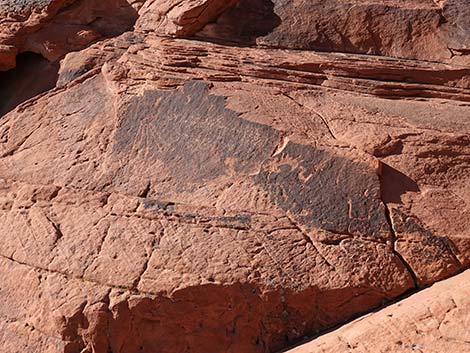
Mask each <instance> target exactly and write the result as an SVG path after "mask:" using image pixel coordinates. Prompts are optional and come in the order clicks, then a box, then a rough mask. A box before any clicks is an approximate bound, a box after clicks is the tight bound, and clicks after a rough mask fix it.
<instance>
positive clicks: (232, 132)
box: [113, 81, 280, 185]
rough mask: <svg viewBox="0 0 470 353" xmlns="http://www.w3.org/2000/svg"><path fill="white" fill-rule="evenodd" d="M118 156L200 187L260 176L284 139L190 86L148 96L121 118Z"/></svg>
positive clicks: (201, 85) (200, 88)
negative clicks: (158, 164)
mask: <svg viewBox="0 0 470 353" xmlns="http://www.w3.org/2000/svg"><path fill="white" fill-rule="evenodd" d="M119 119H120V120H119V122H118V127H117V131H116V136H115V141H116V142H115V145H114V148H113V153H114V154H115V155H116V157H118V156H119V155H120V154H128V153H136V154H137V153H144V154H145V159H146V160H147V161H148V162H149V163H152V161H155V160H160V161H162V162H163V163H164V165H165V168H167V169H168V170H169V171H170V173H171V174H172V176H173V177H174V180H177V181H178V182H179V183H182V184H185V185H190V184H192V183H195V184H198V185H200V184H201V183H202V182H204V181H209V180H212V179H214V178H217V177H219V176H222V175H229V174H231V173H235V174H243V173H253V172H256V170H257V168H259V165H260V164H261V163H262V162H263V161H264V160H266V159H267V158H269V156H270V155H271V153H272V151H273V150H274V148H275V146H276V144H277V143H278V142H279V139H280V134H279V132H278V131H276V130H274V129H273V128H271V127H269V126H266V125H262V124H258V123H254V122H251V121H248V120H245V119H242V118H240V117H239V114H238V113H236V112H234V111H232V110H230V109H227V108H226V107H225V98H224V97H220V96H215V95H211V94H209V93H208V86H207V84H205V83H203V82H197V81H191V82H188V83H186V84H185V85H184V87H182V88H180V89H176V90H172V91H164V90H161V91H146V92H145V93H144V95H143V97H142V96H138V97H133V98H131V99H130V102H129V104H128V105H127V106H126V107H125V108H124V109H123V110H122V111H121V112H120V114H119Z"/></svg>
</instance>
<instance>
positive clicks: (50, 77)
mask: <svg viewBox="0 0 470 353" xmlns="http://www.w3.org/2000/svg"><path fill="white" fill-rule="evenodd" d="M58 72H59V63H58V62H52V63H51V62H49V61H48V60H47V59H45V58H44V57H43V56H41V55H39V54H36V53H32V52H26V53H22V54H20V55H18V56H17V58H16V67H15V68H14V69H11V70H9V71H5V72H0V116H3V115H5V114H6V113H8V112H9V111H12V110H13V109H15V108H16V107H17V106H18V105H20V104H21V103H23V102H25V101H27V100H28V99H31V98H33V97H35V96H37V95H38V94H41V93H43V92H46V91H48V90H50V89H52V88H54V87H55V85H56V82H57V78H58Z"/></svg>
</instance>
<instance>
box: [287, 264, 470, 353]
mask: <svg viewBox="0 0 470 353" xmlns="http://www.w3.org/2000/svg"><path fill="white" fill-rule="evenodd" d="M469 276H470V272H468V271H467V272H465V273H463V274H461V275H458V276H456V277H455V278H452V279H449V280H447V281H444V282H442V283H438V284H436V285H434V286H433V287H431V288H428V289H426V290H424V291H422V292H420V293H418V294H415V295H413V296H412V297H410V298H407V299H405V300H403V301H402V302H400V303H397V304H394V305H391V306H390V307H388V308H386V309H383V310H381V311H379V312H376V313H374V314H371V315H368V316H365V317H363V318H361V319H358V320H356V321H354V322H352V323H350V324H348V325H345V326H343V327H341V328H340V329H338V330H336V331H333V332H330V333H327V334H325V335H323V336H322V337H320V338H318V339H316V340H313V341H312V342H309V343H307V344H305V345H301V346H299V347H297V348H295V349H292V350H289V351H288V352H289V353H320V352H321V353H330V352H331V353H336V352H350V353H356V352H361V353H363V352H374V353H382V352H395V353H406V352H413V351H414V352H467V351H468V346H469V343H468V342H469V341H470V336H469V332H468V330H467V327H468V323H469V321H470V315H469V312H468V307H469V305H470V302H469V299H470V288H469V283H470V281H469Z"/></svg>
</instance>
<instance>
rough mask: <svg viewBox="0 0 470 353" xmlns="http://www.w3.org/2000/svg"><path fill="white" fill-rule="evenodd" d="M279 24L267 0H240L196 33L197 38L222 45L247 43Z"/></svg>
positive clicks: (254, 41)
mask: <svg viewBox="0 0 470 353" xmlns="http://www.w3.org/2000/svg"><path fill="white" fill-rule="evenodd" d="M280 24H281V19H280V17H279V16H278V15H277V14H276V13H275V12H274V3H273V2H272V1H270V0H240V1H239V2H238V3H237V4H236V5H235V6H233V7H231V8H229V9H228V10H226V11H225V12H224V13H222V14H221V15H220V16H218V18H217V20H216V21H215V22H213V23H209V24H207V25H206V26H205V27H204V28H203V29H202V30H201V31H199V32H198V33H196V34H195V37H196V39H200V40H205V41H210V42H215V43H220V44H224V45H237V46H249V45H254V44H256V39H257V38H258V37H262V36H265V35H267V34H269V33H271V32H272V31H273V30H274V29H275V28H276V27H277V26H279V25H280Z"/></svg>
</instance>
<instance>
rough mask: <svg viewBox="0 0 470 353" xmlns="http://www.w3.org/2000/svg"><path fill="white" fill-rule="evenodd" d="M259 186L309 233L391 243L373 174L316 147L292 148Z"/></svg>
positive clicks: (264, 173)
mask: <svg viewBox="0 0 470 353" xmlns="http://www.w3.org/2000/svg"><path fill="white" fill-rule="evenodd" d="M274 162H275V164H276V165H277V167H276V168H274V169H275V170H273V168H272V165H273V163H272V161H271V162H270V163H269V164H268V163H266V164H265V165H264V167H263V168H262V170H261V172H260V173H259V174H258V175H257V176H256V177H255V181H256V182H257V183H259V184H262V185H263V187H264V188H266V189H267V190H268V191H269V192H270V194H271V196H272V197H273V199H274V200H275V202H276V203H277V204H278V205H279V206H280V207H281V208H282V209H283V210H285V211H289V212H291V213H292V214H293V216H294V217H295V219H296V220H297V221H298V222H300V223H302V224H303V225H305V226H306V228H310V229H312V228H317V229H318V228H320V229H323V230H326V231H329V232H332V233H335V234H344V235H349V236H360V237H363V238H368V239H382V240H383V239H388V238H389V237H390V231H389V227H388V225H387V221H386V218H385V211H384V206H383V204H382V203H381V201H380V197H379V195H380V192H379V181H378V177H377V175H376V171H375V170H374V169H373V168H370V167H368V166H366V165H365V164H361V163H359V162H354V161H352V160H349V159H347V158H344V157H341V156H336V155H334V154H333V153H331V152H328V151H326V150H321V149H316V148H314V147H312V146H306V145H300V144H295V143H289V144H288V145H287V146H286V148H285V149H284V151H283V152H282V153H281V154H279V155H278V156H276V157H275V159H274Z"/></svg>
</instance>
